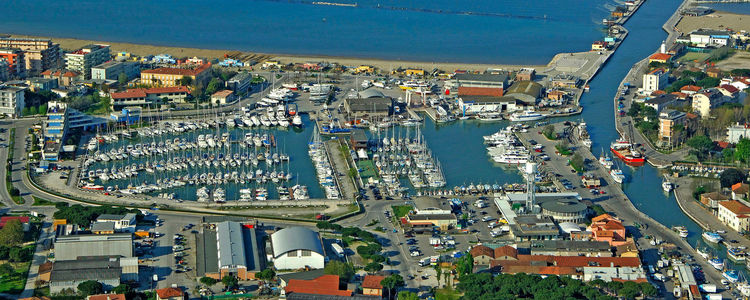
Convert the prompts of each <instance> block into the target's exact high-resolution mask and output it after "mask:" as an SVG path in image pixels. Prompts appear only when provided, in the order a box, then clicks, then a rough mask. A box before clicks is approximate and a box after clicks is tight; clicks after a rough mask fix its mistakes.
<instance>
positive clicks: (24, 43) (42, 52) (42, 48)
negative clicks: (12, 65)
mask: <svg viewBox="0 0 750 300" xmlns="http://www.w3.org/2000/svg"><path fill="white" fill-rule="evenodd" d="M0 48H11V49H12V48H17V49H21V51H23V59H24V64H23V65H24V67H25V68H26V75H36V74H39V73H41V72H42V71H44V70H48V69H54V68H57V67H59V66H60V63H61V61H62V51H61V50H60V45H59V44H56V43H53V42H52V41H51V40H46V39H28V38H9V37H3V38H0Z"/></svg>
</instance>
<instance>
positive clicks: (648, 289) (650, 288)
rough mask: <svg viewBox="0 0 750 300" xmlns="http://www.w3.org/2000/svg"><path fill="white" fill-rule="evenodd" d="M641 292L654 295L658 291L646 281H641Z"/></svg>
mask: <svg viewBox="0 0 750 300" xmlns="http://www.w3.org/2000/svg"><path fill="white" fill-rule="evenodd" d="M641 292H642V293H643V295H644V296H646V297H654V296H656V295H657V294H658V293H659V291H658V290H656V288H655V287H654V286H653V285H651V283H648V282H642V283H641Z"/></svg>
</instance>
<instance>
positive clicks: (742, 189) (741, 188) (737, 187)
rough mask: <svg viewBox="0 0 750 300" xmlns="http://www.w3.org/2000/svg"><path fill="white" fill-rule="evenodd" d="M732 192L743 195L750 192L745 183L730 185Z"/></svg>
mask: <svg viewBox="0 0 750 300" xmlns="http://www.w3.org/2000/svg"><path fill="white" fill-rule="evenodd" d="M732 191H733V192H735V193H739V194H745V193H748V192H750V185H748V184H747V183H742V182H738V183H735V184H733V185H732Z"/></svg>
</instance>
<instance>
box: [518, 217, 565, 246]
mask: <svg viewBox="0 0 750 300" xmlns="http://www.w3.org/2000/svg"><path fill="white" fill-rule="evenodd" d="M510 232H511V234H512V235H513V237H514V238H515V240H516V242H523V241H535V240H559V239H561V238H562V235H561V234H560V228H559V227H557V225H555V222H553V221H552V218H551V217H548V216H542V217H539V216H535V215H523V216H517V217H516V218H515V224H511V225H510Z"/></svg>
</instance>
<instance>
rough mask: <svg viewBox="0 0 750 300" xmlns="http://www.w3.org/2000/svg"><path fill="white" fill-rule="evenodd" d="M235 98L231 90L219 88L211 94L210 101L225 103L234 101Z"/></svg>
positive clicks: (218, 103)
mask: <svg viewBox="0 0 750 300" xmlns="http://www.w3.org/2000/svg"><path fill="white" fill-rule="evenodd" d="M236 98H237V97H235V95H234V92H233V91H232V90H221V91H218V92H216V93H214V94H213V95H211V103H213V104H217V105H226V104H229V103H232V102H234V100H235V99H236Z"/></svg>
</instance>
